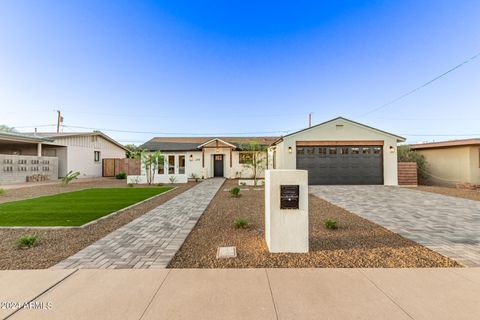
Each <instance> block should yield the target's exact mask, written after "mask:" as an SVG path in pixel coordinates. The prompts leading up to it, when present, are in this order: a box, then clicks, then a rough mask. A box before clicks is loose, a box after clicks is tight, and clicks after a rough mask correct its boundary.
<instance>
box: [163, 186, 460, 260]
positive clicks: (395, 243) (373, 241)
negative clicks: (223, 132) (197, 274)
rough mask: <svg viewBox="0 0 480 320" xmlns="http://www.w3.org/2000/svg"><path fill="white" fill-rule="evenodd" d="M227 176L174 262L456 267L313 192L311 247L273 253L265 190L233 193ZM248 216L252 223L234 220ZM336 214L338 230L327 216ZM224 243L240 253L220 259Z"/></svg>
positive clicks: (432, 252) (311, 201) (310, 221)
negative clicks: (326, 222) (218, 254)
mask: <svg viewBox="0 0 480 320" xmlns="http://www.w3.org/2000/svg"><path fill="white" fill-rule="evenodd" d="M235 183H236V182H235V181H227V182H226V183H225V185H224V186H222V188H220V191H219V192H218V193H217V194H216V196H215V198H214V199H213V201H212V202H211V203H210V205H209V207H208V208H207V210H206V211H205V212H204V213H203V215H202V217H201V218H200V220H199V221H198V223H197V225H196V227H195V228H194V230H193V231H192V232H191V233H190V235H189V236H188V238H187V239H186V241H185V242H184V244H183V246H182V247H181V249H180V250H179V251H178V252H177V254H176V255H175V257H174V258H173V260H172V261H171V262H170V264H169V268H291V267H296V268H307V267H316V268H334V267H335V268H374V267H375V268H383V267H388V268H390V267H391V268H393V267H456V266H459V265H458V264H457V263H456V262H455V261H453V260H451V259H449V258H446V257H444V256H442V255H440V254H438V253H436V252H434V251H432V250H430V249H427V248H425V247H423V246H421V245H419V244H417V243H415V242H413V241H410V240H408V239H405V238H403V237H401V236H399V235H397V234H395V233H393V232H391V231H388V230H387V229H385V228H383V227H381V226H379V225H377V224H374V223H372V222H370V221H368V220H365V219H363V218H360V217H359V216H357V215H355V214H352V213H350V212H348V211H346V210H344V209H342V208H339V207H336V206H334V205H332V204H330V203H329V202H327V201H324V200H322V199H319V198H317V197H315V196H313V195H310V196H309V206H310V210H309V224H310V231H309V232H310V252H309V253H308V254H278V253H277V254H271V253H269V252H268V249H267V246H266V243H265V241H264V192H263V191H261V190H259V191H255V190H253V189H250V190H249V191H242V193H241V194H242V195H241V197H239V198H232V197H230V194H229V193H228V192H226V191H224V189H228V188H230V187H232V186H233V185H234V184H235ZM236 217H244V218H246V219H247V220H248V221H249V223H250V225H249V227H248V228H247V229H235V227H234V226H233V220H234V219H235V218H236ZM327 218H332V219H335V220H337V222H338V229H337V230H327V229H326V228H325V227H324V224H323V221H324V220H325V219H327ZM219 246H236V247H237V255H238V256H237V258H232V259H216V256H215V255H216V250H217V247H219Z"/></svg>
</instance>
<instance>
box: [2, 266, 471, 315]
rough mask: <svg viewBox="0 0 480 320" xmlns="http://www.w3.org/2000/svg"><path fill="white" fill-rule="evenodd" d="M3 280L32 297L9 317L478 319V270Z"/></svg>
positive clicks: (9, 293)
mask: <svg viewBox="0 0 480 320" xmlns="http://www.w3.org/2000/svg"><path fill="white" fill-rule="evenodd" d="M0 281H1V283H2V286H0V301H2V302H18V303H24V302H29V301H31V300H34V302H35V303H31V304H29V305H30V309H21V310H17V311H15V310H11V309H0V318H5V317H7V318H9V319H342V320H348V319H429V320H430V319H448V320H450V319H456V320H458V319H479V318H480V303H479V302H480V269H479V268H468V269H467V268H465V269H144V270H138V269H137V270H105V269H103V270H85V269H83V270H27V271H1V272H0ZM2 307H3V305H2ZM35 308H37V309H35Z"/></svg>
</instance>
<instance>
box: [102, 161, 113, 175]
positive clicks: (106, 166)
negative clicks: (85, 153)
mask: <svg viewBox="0 0 480 320" xmlns="http://www.w3.org/2000/svg"><path fill="white" fill-rule="evenodd" d="M102 176H103V177H115V159H103V160H102Z"/></svg>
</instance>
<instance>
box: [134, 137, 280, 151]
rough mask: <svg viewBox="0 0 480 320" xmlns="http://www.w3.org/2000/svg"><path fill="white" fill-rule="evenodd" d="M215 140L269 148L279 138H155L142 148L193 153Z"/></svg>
mask: <svg viewBox="0 0 480 320" xmlns="http://www.w3.org/2000/svg"><path fill="white" fill-rule="evenodd" d="M214 139H220V140H222V141H225V142H227V143H230V144H233V145H235V146H237V147H239V146H240V145H241V144H242V143H249V142H251V141H255V142H257V143H259V144H261V145H265V146H269V145H270V144H271V143H272V142H274V141H275V140H277V139H278V137H155V138H152V139H151V140H149V141H147V142H145V143H144V144H142V145H141V146H140V148H141V149H146V150H150V151H156V150H160V151H193V150H199V149H198V146H199V145H201V144H203V143H205V142H208V141H210V140H214Z"/></svg>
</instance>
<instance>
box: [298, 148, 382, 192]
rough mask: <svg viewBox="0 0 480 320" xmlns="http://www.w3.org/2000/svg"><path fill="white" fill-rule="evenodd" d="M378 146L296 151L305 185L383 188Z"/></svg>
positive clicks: (380, 150) (380, 149)
mask: <svg viewBox="0 0 480 320" xmlns="http://www.w3.org/2000/svg"><path fill="white" fill-rule="evenodd" d="M382 153H383V152H382V147H381V146H319V147H313V146H312V147H297V169H304V170H308V182H309V184H344V185H345V184H347V185H348V184H350V185H353V184H383V157H382Z"/></svg>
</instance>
